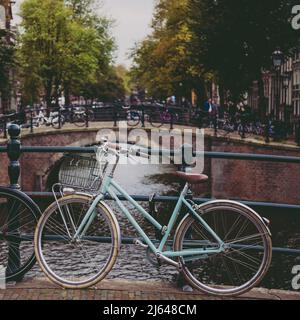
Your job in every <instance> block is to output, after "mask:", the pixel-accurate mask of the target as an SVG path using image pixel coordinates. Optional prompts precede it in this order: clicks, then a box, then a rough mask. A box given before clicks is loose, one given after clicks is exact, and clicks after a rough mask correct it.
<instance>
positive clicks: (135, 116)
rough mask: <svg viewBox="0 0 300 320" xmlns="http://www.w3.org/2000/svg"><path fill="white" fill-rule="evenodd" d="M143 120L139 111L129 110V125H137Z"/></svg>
mask: <svg viewBox="0 0 300 320" xmlns="http://www.w3.org/2000/svg"><path fill="white" fill-rule="evenodd" d="M140 122H141V117H140V114H139V113H138V111H134V110H132V111H128V113H127V124H128V126H129V127H135V126H137V125H138V124H139V123H140Z"/></svg>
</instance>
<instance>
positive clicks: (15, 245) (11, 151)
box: [6, 124, 21, 275]
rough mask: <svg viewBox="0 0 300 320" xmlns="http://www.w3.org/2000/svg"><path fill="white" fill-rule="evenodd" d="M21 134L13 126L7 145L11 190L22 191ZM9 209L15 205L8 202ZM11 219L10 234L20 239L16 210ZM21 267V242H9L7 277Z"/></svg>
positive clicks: (13, 211)
mask: <svg viewBox="0 0 300 320" xmlns="http://www.w3.org/2000/svg"><path fill="white" fill-rule="evenodd" d="M20 133H21V129H20V126H18V125H16V124H12V125H10V126H9V128H8V135H9V137H10V139H9V141H8V143H7V155H8V158H9V160H10V163H9V165H8V175H9V179H10V188H12V189H20V186H19V184H18V181H19V177H20V163H19V158H20V155H21V142H20V140H19V136H20ZM7 205H8V208H12V207H13V205H14V203H9V202H8V204H7ZM8 212H9V217H8V221H10V223H9V224H8V232H13V233H14V234H15V236H16V239H18V238H20V237H18V235H17V234H16V230H18V229H19V224H20V221H19V219H17V217H16V216H15V215H16V213H17V212H16V211H15V210H10V209H9V210H8ZM20 265H21V257H20V241H16V240H14V242H8V263H7V268H6V275H9V274H11V273H12V272H14V271H15V270H18V269H19V268H20Z"/></svg>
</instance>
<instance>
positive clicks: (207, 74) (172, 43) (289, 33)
mask: <svg viewBox="0 0 300 320" xmlns="http://www.w3.org/2000/svg"><path fill="white" fill-rule="evenodd" d="M297 2H299V1H297V0H264V1H261V0H251V1H249V0H158V1H157V4H156V8H155V12H154V18H153V23H152V26H153V32H152V34H151V35H149V36H148V37H147V38H146V39H145V40H144V41H143V42H142V43H140V44H138V45H137V46H136V47H135V48H134V49H133V53H132V56H133V60H134V65H133V68H132V70H131V78H132V81H133V82H135V83H140V84H141V85H142V86H143V87H145V88H146V89H148V91H149V92H150V94H152V95H154V96H157V97H160V96H162V97H164V96H166V95H170V94H174V93H177V95H182V94H184V95H187V94H188V92H189V90H190V89H192V88H194V89H196V91H197V92H198V94H200V96H201V98H202V99H203V98H204V96H205V92H204V90H205V89H204V88H205V83H206V82H209V81H211V80H215V81H216V82H218V83H219V84H220V86H221V88H223V89H224V91H226V92H229V93H230V94H231V97H232V99H233V100H238V99H239V98H240V96H241V95H243V94H244V93H245V91H246V90H247V89H248V87H249V85H250V84H251V83H252V81H253V80H257V79H259V78H260V76H261V70H262V68H265V69H271V67H272V66H271V63H272V62H271V58H270V57H271V54H272V52H273V51H274V50H275V49H276V48H277V47H280V48H281V50H282V51H284V53H285V54H289V53H290V49H291V48H293V47H296V46H298V44H299V41H298V40H299V33H298V32H297V31H294V30H293V29H292V27H291V12H292V7H293V5H295V4H297ZM180 83H182V84H183V85H182V86H181V88H180V87H179V84H180ZM202 99H201V100H202Z"/></svg>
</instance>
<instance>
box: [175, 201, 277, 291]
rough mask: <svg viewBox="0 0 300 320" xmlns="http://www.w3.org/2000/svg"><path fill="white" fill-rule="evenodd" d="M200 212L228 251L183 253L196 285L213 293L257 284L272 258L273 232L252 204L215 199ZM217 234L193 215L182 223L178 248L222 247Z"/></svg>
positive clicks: (187, 273)
mask: <svg viewBox="0 0 300 320" xmlns="http://www.w3.org/2000/svg"><path fill="white" fill-rule="evenodd" d="M198 214H199V216H201V218H202V219H203V220H204V221H205V222H206V223H207V224H208V225H209V227H210V228H211V229H212V230H214V232H215V233H216V234H217V235H218V237H219V238H220V239H221V240H222V241H223V242H224V244H225V247H224V251H222V252H221V253H218V254H216V253H214V254H210V253H207V254H205V252H204V253H203V254H201V255H199V254H198V256H195V255H191V256H187V257H181V258H180V259H179V260H180V262H181V263H182V266H183V270H182V271H183V275H184V276H185V278H186V279H187V280H188V281H189V283H190V284H191V285H192V286H194V287H195V288H197V289H199V290H201V291H203V292H205V293H207V294H212V295H221V296H236V295H240V294H242V293H245V292H247V291H249V290H250V289H251V288H253V287H254V286H256V285H257V284H258V283H259V282H260V281H261V280H262V278H263V276H264V275H265V274H266V272H267V270H268V268H269V266H270V263H271V259H272V243H271V237H270V232H269V230H268V228H267V226H266V225H265V223H264V222H263V220H262V219H261V218H260V217H259V216H258V215H257V214H256V213H255V212H254V211H253V210H252V209H250V208H248V207H246V206H244V205H242V204H239V203H236V202H232V201H213V202H210V203H207V204H204V205H203V206H201V207H200V208H199V211H198ZM218 247H219V244H218V243H217V241H216V240H215V237H214V236H212V235H211V233H210V232H209V231H208V230H207V228H205V227H204V225H203V223H201V222H200V221H199V219H197V218H196V217H194V216H192V215H188V216H186V218H184V219H183V221H182V223H181V224H180V226H179V227H178V230H177V233H176V236H175V241H174V250H175V251H182V250H191V249H203V250H204V251H208V250H209V249H213V250H215V249H218Z"/></svg>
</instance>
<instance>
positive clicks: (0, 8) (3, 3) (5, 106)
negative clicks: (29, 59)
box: [0, 0, 14, 114]
mask: <svg viewBox="0 0 300 320" xmlns="http://www.w3.org/2000/svg"><path fill="white" fill-rule="evenodd" d="M12 19H13V15H12V2H11V1H10V0H0V32H1V30H2V31H3V30H5V31H9V30H11V20H12ZM0 36H1V35H0ZM4 41H7V42H10V41H11V38H10V35H9V34H8V35H6V36H5V38H4ZM8 72H9V73H10V74H9V77H10V78H12V77H13V72H12V71H11V70H10V71H8ZM12 103H14V102H13V100H11V99H10V98H5V97H4V96H3V93H2V92H1V91H0V114H2V113H5V112H7V111H8V110H9V109H11V107H12Z"/></svg>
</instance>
